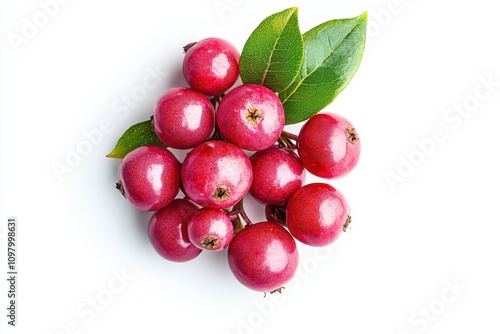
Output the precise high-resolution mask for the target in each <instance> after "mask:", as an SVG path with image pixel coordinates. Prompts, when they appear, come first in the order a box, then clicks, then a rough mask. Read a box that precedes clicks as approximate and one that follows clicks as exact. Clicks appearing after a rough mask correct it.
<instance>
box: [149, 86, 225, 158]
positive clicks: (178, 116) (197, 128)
mask: <svg viewBox="0 0 500 334" xmlns="http://www.w3.org/2000/svg"><path fill="white" fill-rule="evenodd" d="M153 126H154V130H155V132H156V134H157V136H158V138H159V139H160V140H161V142H162V143H163V144H165V145H167V146H168V147H172V148H177V149H188V148H193V147H195V146H196V145H198V144H201V143H203V142H204V141H206V140H208V139H209V138H210V136H211V135H212V133H213V131H214V128H215V112H214V107H213V105H212V103H211V102H210V100H209V99H208V98H207V97H206V96H205V95H203V94H202V93H200V92H198V91H196V90H194V89H191V88H187V87H176V88H172V89H170V90H168V91H167V92H166V93H165V94H164V95H163V96H162V97H161V98H160V99H159V100H158V102H157V104H156V108H155V111H154V116H153Z"/></svg>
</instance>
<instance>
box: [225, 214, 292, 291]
mask: <svg viewBox="0 0 500 334" xmlns="http://www.w3.org/2000/svg"><path fill="white" fill-rule="evenodd" d="M298 260H299V253H298V249H297V245H296V244H295V240H294V239H293V237H292V236H291V235H290V233H288V231H287V230H285V228H283V227H281V226H280V225H278V224H275V223H270V222H262V223H257V224H252V225H250V226H247V227H245V228H244V229H243V230H241V231H240V232H238V233H237V234H236V235H235V236H234V238H233V240H232V241H231V244H230V245H229V251H228V261H229V268H230V269H231V271H232V273H233V274H234V276H235V277H236V278H237V279H238V281H239V282H240V283H241V284H243V285H244V286H246V287H248V288H250V289H252V290H257V291H264V292H269V291H274V290H276V289H279V288H281V287H282V286H283V285H284V284H286V283H287V282H288V281H289V280H290V279H292V277H293V275H294V274H295V271H296V270H297V265H298Z"/></svg>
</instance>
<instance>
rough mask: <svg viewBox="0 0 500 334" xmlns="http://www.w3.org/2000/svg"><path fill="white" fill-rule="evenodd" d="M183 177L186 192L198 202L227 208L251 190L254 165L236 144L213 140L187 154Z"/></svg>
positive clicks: (204, 205)
mask: <svg viewBox="0 0 500 334" xmlns="http://www.w3.org/2000/svg"><path fill="white" fill-rule="evenodd" d="M181 178H182V186H183V188H184V192H185V194H186V195H187V196H188V197H189V198H190V199H191V200H193V201H194V202H195V203H197V204H199V205H201V206H203V207H207V208H213V209H224V208H229V207H232V206H233V205H234V204H236V203H237V202H238V201H239V200H240V199H242V198H243V196H245V195H246V194H247V192H248V190H249V189H250V186H251V184H252V178H253V176H252V165H251V164H250V160H249V159H248V157H247V156H246V155H245V153H244V152H243V151H242V150H240V149H239V148H238V147H236V146H235V145H233V144H231V143H228V142H225V141H219V140H213V141H208V142H205V143H203V144H200V145H198V146H196V147H195V148H194V149H193V150H192V151H191V152H189V153H188V154H187V156H186V158H185V159H184V163H183V165H182V170H181Z"/></svg>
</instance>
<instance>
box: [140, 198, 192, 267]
mask: <svg viewBox="0 0 500 334" xmlns="http://www.w3.org/2000/svg"><path fill="white" fill-rule="evenodd" d="M196 211H198V208H197V207H196V205H194V204H193V203H191V202H189V201H188V200H185V199H175V200H174V201H172V203H170V204H169V205H168V206H166V207H165V208H163V209H161V210H160V211H158V212H156V213H155V214H153V216H152V217H151V219H150V221H149V226H148V235H149V240H150V241H151V244H152V245H153V247H154V249H155V250H156V252H157V253H158V254H160V255H161V256H162V257H163V258H165V259H167V260H170V261H175V262H186V261H189V260H192V259H194V258H195V257H197V256H198V255H199V254H200V253H201V249H199V248H197V247H195V246H194V245H193V244H192V243H191V242H190V241H189V238H188V233H187V222H188V220H189V218H190V217H191V216H192V215H193V214H194V213H195V212H196Z"/></svg>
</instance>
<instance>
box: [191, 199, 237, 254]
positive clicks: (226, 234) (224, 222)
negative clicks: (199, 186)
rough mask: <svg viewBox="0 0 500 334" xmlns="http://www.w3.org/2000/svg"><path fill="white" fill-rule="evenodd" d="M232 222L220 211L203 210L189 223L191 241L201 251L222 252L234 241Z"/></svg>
mask: <svg viewBox="0 0 500 334" xmlns="http://www.w3.org/2000/svg"><path fill="white" fill-rule="evenodd" d="M233 234H234V228H233V224H232V223H231V220H230V219H229V218H228V217H227V215H226V214H225V213H224V212H223V211H221V210H219V209H208V208H202V209H200V210H198V211H197V212H195V213H194V214H193V215H192V216H191V218H190V219H189V221H188V236H189V240H190V241H191V242H192V243H193V245H195V246H196V247H198V248H200V249H205V250H209V251H215V252H216V251H221V250H223V249H224V248H226V247H227V246H229V243H230V242H231V240H232V239H233Z"/></svg>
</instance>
